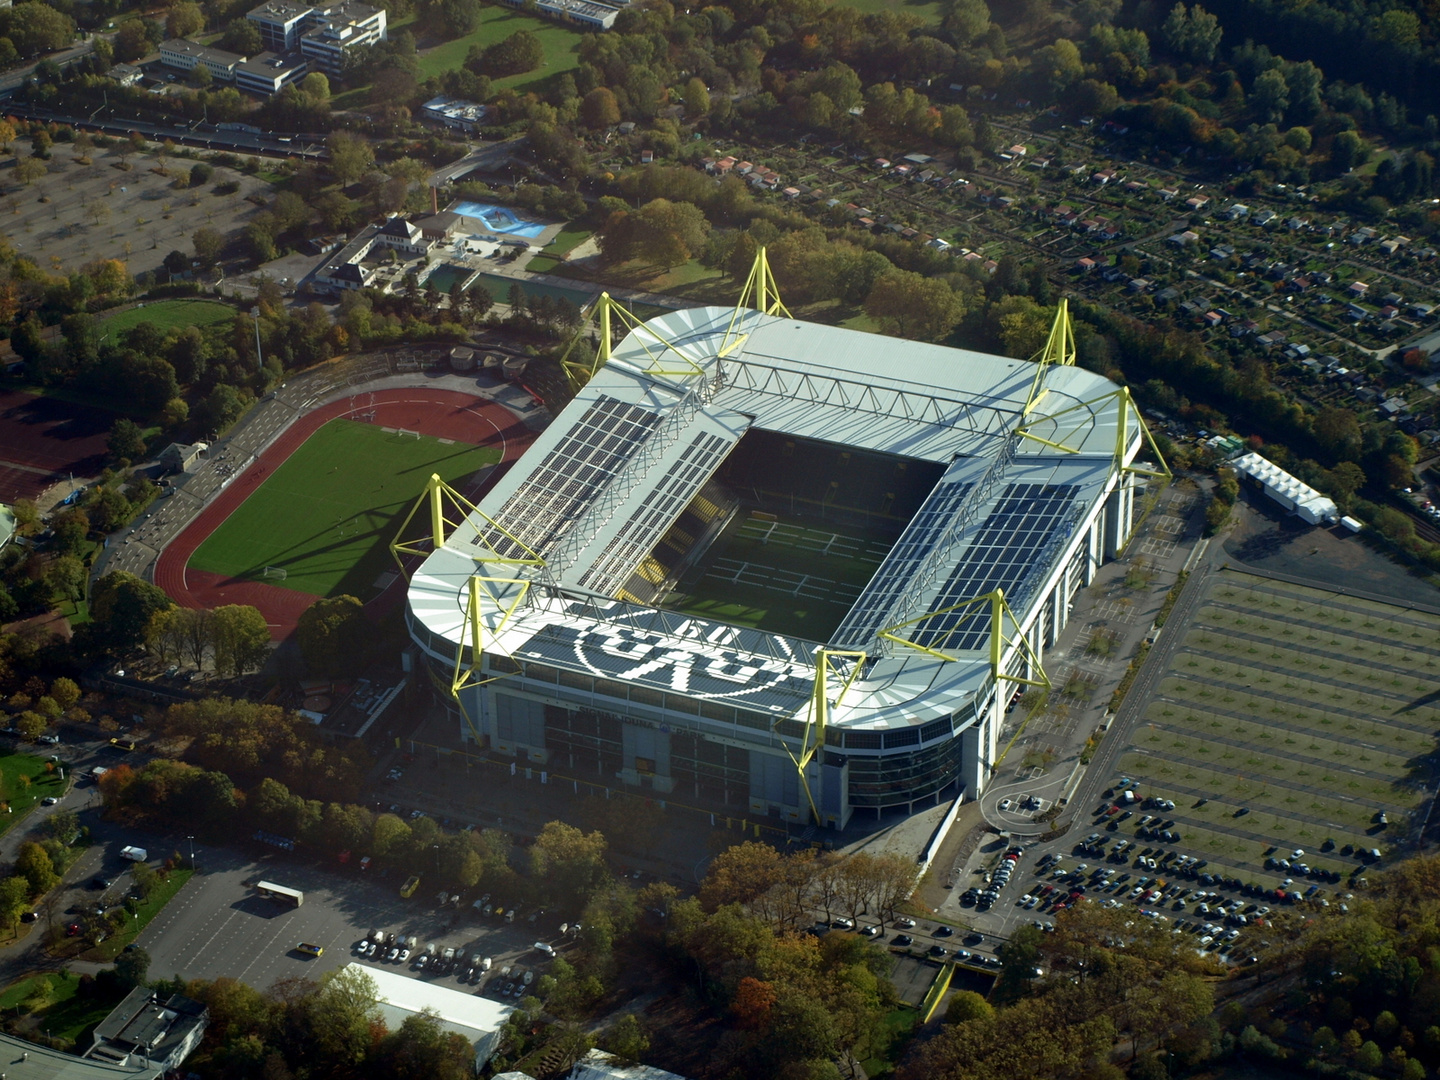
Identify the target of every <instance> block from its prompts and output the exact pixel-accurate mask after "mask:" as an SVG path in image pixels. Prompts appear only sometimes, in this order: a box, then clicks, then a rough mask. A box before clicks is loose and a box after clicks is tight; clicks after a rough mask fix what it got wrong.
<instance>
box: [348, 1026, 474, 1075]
mask: <svg viewBox="0 0 1440 1080" xmlns="http://www.w3.org/2000/svg"><path fill="white" fill-rule="evenodd" d="M440 1024H441V1021H440V1018H439V1017H438V1016H437V1015H436V1014H435V1013H433V1012H431V1011H430V1010H428V1009H427V1010H426V1011H424V1012H420V1013H414V1014H411V1015H410V1016H407V1017H406V1018H405V1020H404V1022H403V1023H402V1024H401V1025H400V1027H399V1029H398V1030H396V1031H392V1032H390V1033H389V1034H388V1035H386V1036H385V1037H384V1038H383V1039H382V1040H381V1041H380V1044H379V1046H377V1047H376V1050H375V1054H374V1055H373V1056H372V1057H371V1058H370V1060H369V1062H367V1071H368V1072H369V1073H370V1074H371V1075H373V1076H377V1077H412V1076H413V1077H425V1078H426V1080H471V1077H472V1076H474V1073H475V1048H474V1047H473V1046H472V1045H471V1044H470V1043H468V1042H467V1041H466V1040H465V1037H464V1036H462V1035H460V1034H459V1033H457V1032H454V1031H446V1030H445V1029H444V1028H443V1027H441V1026H440Z"/></svg>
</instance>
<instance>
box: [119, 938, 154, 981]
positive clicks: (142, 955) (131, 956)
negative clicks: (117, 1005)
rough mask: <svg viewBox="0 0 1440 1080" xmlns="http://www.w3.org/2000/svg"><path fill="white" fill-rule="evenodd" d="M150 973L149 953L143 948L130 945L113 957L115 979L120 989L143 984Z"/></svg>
mask: <svg viewBox="0 0 1440 1080" xmlns="http://www.w3.org/2000/svg"><path fill="white" fill-rule="evenodd" d="M149 974H150V954H149V953H148V952H146V951H145V950H144V949H141V948H138V947H131V948H128V949H125V950H124V951H123V952H121V953H120V955H119V956H117V957H116V958H115V981H116V982H118V983H119V984H120V986H121V988H122V989H125V990H133V989H134V988H135V987H137V986H144V985H145V980H146V978H147V977H148V976H149Z"/></svg>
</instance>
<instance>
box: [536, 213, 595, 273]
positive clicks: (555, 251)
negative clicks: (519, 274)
mask: <svg viewBox="0 0 1440 1080" xmlns="http://www.w3.org/2000/svg"><path fill="white" fill-rule="evenodd" d="M589 238H590V230H589V229H574V228H571V227H569V226H568V225H567V226H566V227H565V228H563V229H561V230H560V231H559V232H558V233H557V234H556V235H555V239H554V240H551V241H550V243H549V244H547V245H546V246H545V250H544V251H542V252H541V253H540V254H539V255H536V256H535V257H534V258H533V259H531V260H530V262H529V263H528V264H527V265H526V267H525V269H526V270H528V271H530V273H532V274H548V273H550V271H552V270H554V269H555V267H557V266H559V265H560V264H561V263H562V262H564V260H565V256H566V255H568V254H570V252H572V251H574V250H575V249H576V248H577V247H579V246H580V245H581V244H583V243H584V242H585V241H586V240H588V239H589Z"/></svg>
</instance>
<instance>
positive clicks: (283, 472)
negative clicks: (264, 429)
mask: <svg viewBox="0 0 1440 1080" xmlns="http://www.w3.org/2000/svg"><path fill="white" fill-rule="evenodd" d="M499 457H500V454H499V451H498V450H491V449H487V448H481V447H478V446H469V445H465V444H462V443H448V442H444V441H441V440H440V439H433V438H429V437H428V436H426V437H421V438H418V439H417V438H416V437H415V436H413V435H400V434H396V433H392V432H387V431H385V430H384V429H383V428H380V427H376V426H373V425H370V424H364V423H359V422H357V421H354V420H332V421H330V423H328V424H326V425H325V426H324V427H322V428H321V429H320V430H319V431H317V432H315V434H313V435H311V436H310V438H309V439H307V440H306V441H305V444H304V445H303V446H301V447H300V449H298V450H297V451H295V453H294V454H292V455H291V456H290V458H289V459H288V460H287V461H286V462H285V463H284V464H283V465H281V466H280V467H279V468H278V469H276V470H275V472H274V473H273V474H272V475H271V476H270V477H269V478H268V479H267V480H266V481H265V482H264V483H263V484H261V485H260V487H259V488H258V489H257V490H256V491H255V492H254V494H252V495H251V496H250V497H249V498H248V499H246V500H245V502H244V503H243V504H242V505H241V506H240V508H239V509H238V510H237V511H235V513H234V514H232V515H231V516H230V517H229V518H228V519H226V521H225V523H224V524H223V525H221V526H220V527H219V528H218V529H216V530H215V532H214V533H212V534H211V535H210V537H209V538H208V539H207V540H206V541H205V542H204V543H203V544H201V545H200V548H199V550H198V551H196V552H195V554H194V556H192V557H191V560H190V563H189V565H190V566H191V567H193V568H195V569H197V570H208V571H211V572H213V573H217V574H225V575H228V576H231V577H237V578H255V579H259V578H260V577H261V575H262V573H263V571H264V569H265V568H266V567H267V566H269V567H278V568H280V569H283V570H284V571H286V575H287V576H286V578H285V579H284V580H279V579H277V578H274V577H270V578H266V579H265V580H266V581H268V582H269V584H272V585H279V586H281V587H282V588H287V589H294V590H296V591H297V592H304V593H310V594H312V595H315V596H336V595H340V594H341V593H349V594H350V595H352V596H358V597H359V598H360V599H362V600H366V599H369V598H370V597H371V596H372V595H373V594H374V593H375V591H376V588H377V581H378V580H379V579H381V577H382V575H384V574H385V573H386V572H387V571H391V570H393V569H394V568H395V567H394V565H393V562H392V560H391V558H390V553H389V550H388V545H389V543H390V541H391V540H393V539H394V535H395V531H396V530H397V529H398V528H399V527H400V524H401V522H402V521H403V520H404V517H405V515H406V513H408V512H409V510H410V507H411V506H412V505H413V504H414V502H415V500H416V498H418V497H419V495H420V492H421V490H422V489H423V487H424V485H425V481H426V480H428V479H429V477H430V474H431V473H436V472H438V473H439V474H440V475H441V476H442V477H444V478H445V479H446V480H447V481H449V482H450V483H452V484H457V483H458V482H459V481H460V480H461V479H463V478H464V477H467V476H469V475H470V474H471V473H473V472H475V471H476V470H477V469H479V468H481V467H482V466H484V465H488V464H492V463H494V462H496V461H498V460H499Z"/></svg>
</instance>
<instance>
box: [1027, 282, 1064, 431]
mask: <svg viewBox="0 0 1440 1080" xmlns="http://www.w3.org/2000/svg"><path fill="white" fill-rule="evenodd" d="M1030 359H1031V360H1033V361H1034V362H1035V364H1036V367H1035V378H1034V379H1032V380H1031V382H1030V396H1029V397H1028V398H1027V399H1026V401H1025V408H1024V410H1023V411H1022V412H1021V415H1022V416H1029V415H1030V413H1031V412H1033V411H1034V410H1035V408H1036V406H1038V405H1039V404H1040V399H1041V398H1043V397H1044V396H1045V373H1046V372H1047V371H1048V370H1049V369H1050V366H1051V365H1052V364H1059V365H1061V366H1062V367H1074V366H1075V328H1074V326H1072V325H1071V323H1070V302H1069V301H1068V300H1066V299H1064V298H1063V297H1062V298H1061V300H1060V303H1059V304H1057V305H1056V306H1055V321H1054V322H1053V323H1051V324H1050V336H1049V337H1048V338H1047V339H1046V340H1045V347H1044V348H1043V349H1041V350H1040V351H1039V352H1038V353H1036V354H1035V355H1034V356H1032V357H1031V358H1030Z"/></svg>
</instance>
